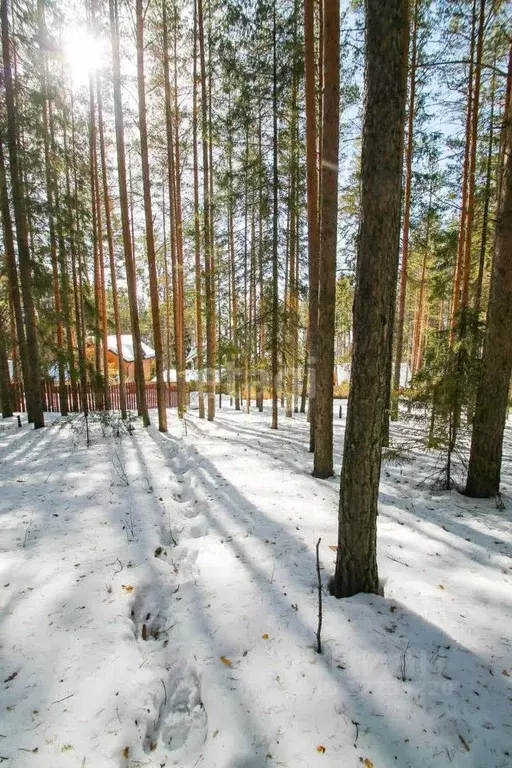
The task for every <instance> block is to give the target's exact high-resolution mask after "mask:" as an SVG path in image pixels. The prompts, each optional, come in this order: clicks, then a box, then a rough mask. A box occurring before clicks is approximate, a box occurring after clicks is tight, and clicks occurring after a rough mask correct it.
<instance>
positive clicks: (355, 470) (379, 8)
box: [332, 0, 409, 597]
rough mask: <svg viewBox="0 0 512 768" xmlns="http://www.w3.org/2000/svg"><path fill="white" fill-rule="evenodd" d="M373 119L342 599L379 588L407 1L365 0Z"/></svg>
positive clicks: (345, 473) (365, 156)
mask: <svg viewBox="0 0 512 768" xmlns="http://www.w3.org/2000/svg"><path fill="white" fill-rule="evenodd" d="M365 8H366V70H365V89H366V98H365V116H364V126H363V147H362V161H361V162H362V169H361V176H362V190H361V224H360V232H359V248H358V260H357V269H356V293H355V302H354V349H353V359H352V374H351V385H350V395H349V403H348V412H347V426H346V432H345V443H344V449H343V465H342V473H341V484H340V506H339V532H338V550H337V558H336V572H335V574H334V579H333V583H332V591H333V594H334V595H335V596H336V597H349V596H350V595H354V594H356V593H357V592H374V593H377V592H378V589H379V579H378V572H377V500H378V493H379V479H380V465H381V447H382V428H383V420H384V415H385V411H386V408H387V399H386V398H387V394H388V388H387V380H386V376H387V372H388V370H389V364H390V358H391V347H392V336H393V319H394V302H395V293H396V278H397V271H398V249H399V239H400V197H401V179H402V152H403V132H404V119H405V100H406V75H407V54H408V46H407V41H408V32H409V19H408V2H407V0H388V2H386V3H385V4H384V3H382V2H381V0H366V4H365Z"/></svg>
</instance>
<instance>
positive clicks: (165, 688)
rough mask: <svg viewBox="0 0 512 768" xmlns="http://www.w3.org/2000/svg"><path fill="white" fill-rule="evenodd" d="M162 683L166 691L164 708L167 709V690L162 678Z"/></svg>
mask: <svg viewBox="0 0 512 768" xmlns="http://www.w3.org/2000/svg"><path fill="white" fill-rule="evenodd" d="M160 682H161V683H162V686H163V689H164V707H166V706H167V688H166V687H165V683H164V681H163V680H162V678H160Z"/></svg>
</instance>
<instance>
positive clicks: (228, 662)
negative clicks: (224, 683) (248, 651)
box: [220, 656, 233, 667]
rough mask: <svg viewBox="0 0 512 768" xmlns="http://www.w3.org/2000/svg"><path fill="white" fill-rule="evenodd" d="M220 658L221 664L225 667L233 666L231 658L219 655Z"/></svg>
mask: <svg viewBox="0 0 512 768" xmlns="http://www.w3.org/2000/svg"><path fill="white" fill-rule="evenodd" d="M220 660H221V661H222V663H223V664H225V665H226V667H232V666H233V662H232V661H231V659H228V657H227V656H221V657H220Z"/></svg>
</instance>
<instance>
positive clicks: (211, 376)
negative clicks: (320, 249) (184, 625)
mask: <svg viewBox="0 0 512 768" xmlns="http://www.w3.org/2000/svg"><path fill="white" fill-rule="evenodd" d="M203 18H204V17H203V0H197V23H198V32H199V60H200V68H201V115H202V120H201V123H202V133H203V138H202V146H203V247H204V281H205V292H204V298H205V309H206V368H207V372H206V376H207V393H208V421H213V419H214V418H215V346H216V337H215V292H214V290H213V285H214V283H213V280H214V274H213V253H212V236H211V220H210V217H211V200H210V167H209V166H210V163H209V152H208V134H209V130H208V87H207V78H206V60H205V45H204V21H203Z"/></svg>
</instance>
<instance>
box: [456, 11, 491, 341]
mask: <svg viewBox="0 0 512 768" xmlns="http://www.w3.org/2000/svg"><path fill="white" fill-rule="evenodd" d="M484 26H485V0H480V13H479V18H478V35H477V43H476V61H475V85H474V89H473V108H472V113H471V150H470V157H469V171H468V203H467V214H466V235H465V240H464V272H463V275H462V292H461V306H462V307H463V308H464V309H466V308H467V306H468V302H469V279H470V274H471V234H472V227H473V212H474V208H475V169H476V149H477V139H478V117H479V108H480V80H481V72H482V51H483V41H484ZM465 330H466V328H465V323H464V329H463V331H465Z"/></svg>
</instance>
